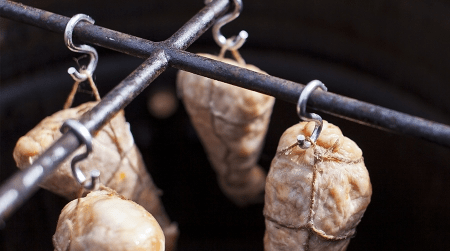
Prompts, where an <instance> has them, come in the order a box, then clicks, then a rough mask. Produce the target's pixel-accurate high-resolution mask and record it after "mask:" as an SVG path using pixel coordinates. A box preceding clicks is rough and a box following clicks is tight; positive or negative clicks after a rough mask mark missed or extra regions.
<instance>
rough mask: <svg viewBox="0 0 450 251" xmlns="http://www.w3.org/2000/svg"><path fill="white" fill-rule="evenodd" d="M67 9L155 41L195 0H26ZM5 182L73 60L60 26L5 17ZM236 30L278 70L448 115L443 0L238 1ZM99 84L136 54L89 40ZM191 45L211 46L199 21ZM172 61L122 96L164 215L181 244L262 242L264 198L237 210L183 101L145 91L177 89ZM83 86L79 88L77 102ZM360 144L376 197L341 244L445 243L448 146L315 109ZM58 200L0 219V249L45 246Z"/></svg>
mask: <svg viewBox="0 0 450 251" xmlns="http://www.w3.org/2000/svg"><path fill="white" fill-rule="evenodd" d="M23 3H24V4H28V5H30V6H33V7H37V8H42V9H45V10H48V11H52V12H55V13H58V14H61V15H65V16H72V15H74V14H77V13H85V14H88V15H90V16H91V17H93V18H94V19H95V20H96V24H98V25H100V26H103V27H107V28H109V29H113V30H118V31H121V32H125V33H129V34H132V35H135V36H139V37H143V38H146V39H149V40H152V41H161V40H164V39H166V38H168V37H169V36H170V35H171V34H172V33H174V32H175V31H176V30H177V29H178V28H179V27H181V26H182V24H183V23H184V22H186V21H187V20H189V18H190V17H191V16H193V15H194V14H195V13H196V12H197V11H198V10H199V9H200V8H202V6H203V1H202V0H195V1H180V0H179V1H174V0H165V1H126V2H125V1H104V0H97V1H56V0H54V1H51V0H47V1H23ZM0 28H1V33H0V53H1V62H0V64H1V69H0V70H1V75H0V79H1V82H0V149H1V151H0V182H2V181H4V180H5V179H6V178H7V177H9V176H10V175H12V174H13V173H14V172H15V171H16V168H15V163H14V161H13V159H12V151H13V148H14V145H15V142H16V141H17V139H18V138H19V137H20V136H21V135H23V134H25V133H26V132H27V131H28V130H30V129H31V128H33V127H34V126H35V125H36V124H37V123H38V122H39V121H40V120H42V118H44V117H45V116H48V115H50V114H52V113H53V112H55V111H57V110H59V109H61V108H62V105H63V103H64V100H65V98H66V96H67V94H68V93H69V91H70V88H71V85H72V80H71V78H70V77H69V76H68V75H67V73H66V70H67V68H68V67H70V66H75V65H76V64H75V62H74V61H73V60H72V57H78V56H79V55H77V54H75V53H72V52H70V51H69V50H68V49H67V48H66V47H65V46H64V42H63V36H62V34H54V33H51V32H49V31H45V30H42V29H40V28H35V27H32V26H28V25H24V24H21V23H18V22H14V21H9V20H6V19H0ZM241 29H245V30H247V31H248V32H249V34H250V37H249V39H248V41H247V43H246V44H245V45H244V46H243V48H242V49H241V50H240V51H241V53H242V55H243V57H244V58H245V59H246V61H247V62H248V63H251V64H255V65H257V66H259V67H260V68H261V69H263V70H265V71H267V72H268V73H269V74H272V75H274V76H277V77H281V78H285V79H289V80H292V81H296V82H300V83H307V82H308V81H310V80H312V79H320V80H322V81H323V82H324V83H325V84H326V85H327V87H328V89H329V91H331V92H335V93H339V94H342V95H346V96H349V97H352V98H356V99H360V100H364V101H368V102H371V103H375V104H378V105H382V106H385V107H388V108H392V109H395V110H399V111H403V112H407V113H409V114H413V115H417V116H421V117H425V118H428V119H432V120H435V121H439V122H442V123H446V124H450V115H449V114H450V101H449V99H448V95H449V94H450V85H449V84H448V83H449V82H450V74H449V72H448V71H447V66H448V65H450V62H449V61H450V49H448V44H450V3H447V2H445V1H425V0H421V1H400V0H391V1H267V0H258V1H256V0H245V1H244V11H243V13H242V15H241V17H239V18H238V19H237V20H235V21H234V22H232V23H230V24H229V25H227V26H226V27H224V28H223V33H224V34H225V35H226V36H230V35H233V34H236V33H237V32H238V31H239V30H241ZM97 49H98V51H99V55H100V59H99V64H98V67H97V70H96V72H95V77H96V84H97V86H98V88H99V90H100V92H101V94H102V95H105V94H106V93H107V92H108V91H109V90H111V89H112V88H113V87H114V85H116V84H117V83H119V82H120V81H121V80H122V79H123V78H124V77H126V76H127V75H128V74H129V73H130V72H131V71H133V69H134V68H135V67H137V66H138V65H139V64H140V63H141V62H142V60H141V59H135V58H132V57H130V56H127V55H121V54H119V53H116V52H112V51H109V50H106V49H101V48H97ZM188 50H189V51H191V52H210V53H218V51H219V48H218V46H216V45H215V44H214V41H213V40H212V37H211V32H210V31H207V32H206V33H205V34H204V35H203V36H202V37H201V38H200V39H199V40H198V41H197V42H195V43H194V44H193V45H192V46H191V48H190V49H188ZM175 74H176V71H175V70H173V69H170V70H168V71H167V72H165V73H163V74H162V75H161V76H160V77H159V78H158V79H157V80H156V81H155V82H154V83H152V85H151V86H150V87H149V88H148V89H147V90H145V91H144V93H142V94H141V95H140V96H139V97H138V98H137V99H136V100H135V101H133V102H132V103H131V104H130V106H129V107H127V108H126V110H125V112H126V117H127V120H128V121H129V122H130V124H131V130H132V132H133V134H134V137H135V140H136V143H137V145H138V146H139V148H140V150H141V151H142V153H143V155H144V158H145V162H146V164H147V167H148V169H149V171H150V172H151V174H152V176H153V178H154V180H155V183H156V184H157V185H158V186H159V187H160V188H161V189H162V190H163V191H164V195H163V197H162V199H163V201H164V203H165V206H166V209H167V211H168V213H169V215H170V216H171V218H172V219H173V220H175V221H177V222H178V223H179V227H180V230H181V236H180V242H179V250H263V245H262V236H263V233H264V219H263V216H262V208H263V205H262V204H259V205H254V206H251V207H249V208H244V209H242V208H238V207H235V206H234V205H233V204H231V202H229V201H228V200H227V199H226V198H225V197H224V196H223V195H222V193H221V192H220V190H219V188H218V186H217V183H216V180H215V175H214V173H213V171H212V170H211V168H210V166H209V163H208V160H207V159H206V155H205V153H204V151H203V148H202V146H201V144H200V142H199V140H198V138H197V136H196V134H195V131H194V129H193V128H192V126H191V124H190V122H189V118H188V116H187V114H186V112H185V110H184V107H183V105H182V103H181V102H179V103H178V104H179V106H178V109H177V110H176V111H175V113H174V114H173V115H172V116H170V117H169V118H166V119H158V118H157V117H155V116H153V115H152V114H151V113H149V111H148V109H147V102H148V100H149V98H150V97H151V96H152V94H153V93H155V92H158V91H160V90H162V89H167V90H169V91H171V92H172V93H175ZM89 98H91V97H90V96H89V95H87V94H83V93H80V94H79V95H78V96H77V102H78V103H80V102H83V101H84V100H87V99H89ZM321 115H322V117H323V118H324V119H326V120H328V121H330V122H332V123H334V124H336V125H338V126H339V127H340V128H341V129H342V131H343V133H344V135H346V136H348V137H350V138H352V139H353V140H354V141H355V142H356V143H357V144H358V145H359V146H360V147H361V149H362V150H363V152H364V158H365V162H366V166H367V167H368V170H369V173H370V176H371V180H372V185H373V189H374V192H373V197H372V203H371V205H370V206H369V209H368V211H367V212H366V214H365V216H364V218H363V220H362V222H361V224H360V225H359V227H358V229H357V230H358V233H357V235H356V238H355V239H353V240H352V241H351V244H350V246H349V248H348V250H448V249H450V231H449V229H450V216H449V214H448V212H450V192H449V191H450V182H448V181H449V180H450V164H449V163H450V150H449V149H448V148H444V147H440V146H437V145H435V144H432V143H428V142H425V141H422V140H419V139H415V138H410V137H406V136H402V135H394V134H390V133H387V132H383V131H380V130H377V129H374V128H370V127H367V126H363V125H359V124H356V123H354V122H349V121H345V120H342V119H339V118H335V117H331V116H329V115H326V114H321ZM298 120H299V119H298V117H297V115H296V113H295V107H294V105H292V104H287V103H285V102H283V101H279V100H277V102H276V105H275V108H274V112H273V116H272V120H271V124H270V128H269V133H268V135H267V138H266V144H265V146H264V150H263V153H262V156H261V159H260V164H261V165H262V166H263V167H264V168H265V169H266V170H268V169H269V166H270V161H271V159H272V158H273V156H274V154H275V149H276V146H277V144H278V139H279V137H280V136H281V134H282V133H283V131H284V130H285V129H286V128H288V127H289V126H291V125H293V124H295V123H297V122H298ZM65 203H67V201H65V200H64V199H62V198H60V197H58V196H56V195H53V194H51V193H49V192H47V191H44V190H40V191H39V192H38V193H37V194H36V195H35V196H34V197H32V198H31V200H30V201H28V202H27V203H26V204H25V205H24V206H23V207H22V208H20V209H19V210H18V211H17V212H16V213H15V214H14V215H13V216H12V217H11V218H10V219H9V220H8V221H7V222H6V228H5V229H3V230H1V231H0V250H27V249H28V250H50V249H52V244H51V236H52V235H53V233H54V230H55V227H56V221H57V218H58V215H59V212H60V210H61V209H62V207H63V206H64V205H65Z"/></svg>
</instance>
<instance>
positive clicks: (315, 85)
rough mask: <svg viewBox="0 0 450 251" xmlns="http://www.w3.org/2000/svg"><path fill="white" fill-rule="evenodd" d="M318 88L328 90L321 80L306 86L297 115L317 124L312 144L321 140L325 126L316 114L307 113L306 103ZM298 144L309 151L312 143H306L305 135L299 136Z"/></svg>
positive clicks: (300, 98)
mask: <svg viewBox="0 0 450 251" xmlns="http://www.w3.org/2000/svg"><path fill="white" fill-rule="evenodd" d="M316 88H320V89H322V90H324V91H327V90H328V89H327V87H326V86H325V85H324V84H323V83H322V82H320V81H319V80H313V81H311V82H309V83H308V84H307V85H306V86H305V88H304V89H303V91H302V93H301V94H300V97H299V99H298V102H297V114H298V116H299V117H300V119H302V120H305V121H314V122H315V123H316V126H315V127H314V131H313V132H312V134H311V136H310V137H309V138H310V140H311V141H312V142H316V140H317V138H319V135H320V132H321V131H322V126H323V121H322V117H320V116H319V115H317V114H315V113H307V112H306V103H307V102H308V97H309V95H310V94H311V92H313V91H314V90H315V89H316ZM297 142H298V144H299V146H300V148H302V149H308V148H309V147H310V146H311V143H310V142H309V141H306V138H305V136H304V135H298V136H297Z"/></svg>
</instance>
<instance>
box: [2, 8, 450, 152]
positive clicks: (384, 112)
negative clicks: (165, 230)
mask: <svg viewBox="0 0 450 251" xmlns="http://www.w3.org/2000/svg"><path fill="white" fill-rule="evenodd" d="M227 4H228V1H227V0H217V1H213V2H212V3H210V4H209V5H208V6H206V7H205V8H204V9H203V10H202V11H201V12H200V13H202V12H204V11H205V10H208V11H210V12H208V13H210V14H211V13H215V16H214V17H215V18H216V17H217V16H219V15H221V14H223V12H224V9H225V6H224V5H226V7H228V5H227ZM219 7H220V8H219ZM211 10H212V11H211ZM200 13H199V14H200ZM199 14H197V16H195V17H193V18H192V19H191V20H190V21H189V22H188V23H187V24H186V25H185V26H183V28H182V29H180V30H179V31H178V32H177V33H175V35H174V36H172V37H171V38H169V39H168V40H166V41H165V42H152V41H148V40H145V39H142V38H138V37H134V36H131V35H128V34H124V33H120V32H117V31H113V30H109V29H106V28H102V27H98V26H95V25H90V24H81V23H80V25H78V26H77V27H76V28H75V30H74V35H75V36H76V37H77V38H78V39H81V40H83V41H84V42H87V43H93V44H96V45H98V46H102V47H106V48H109V49H112V50H116V51H119V52H122V53H126V54H129V55H133V56H136V57H140V58H147V57H148V56H150V55H151V54H152V53H153V52H154V51H156V50H164V52H165V53H166V55H168V60H169V65H170V66H172V67H174V68H177V69H180V70H185V71H189V72H193V73H196V74H199V75H202V76H206V77H209V78H213V79H217V80H220V81H223V82H227V83H231V84H234V85H237V86H241V87H244V88H247V89H250V90H254V91H258V92H261V93H265V94H268V95H271V96H274V97H276V98H277V99H282V100H284V101H287V102H291V103H294V104H296V103H297V100H298V97H299V95H300V92H301V91H302V90H303V87H304V86H303V85H301V84H298V83H295V82H292V81H288V80H284V79H280V78H277V77H273V76H267V75H262V74H259V73H256V72H253V71H249V70H246V69H242V68H239V67H236V66H231V65H228V64H226V63H222V62H218V61H214V60H212V59H207V58H204V57H200V56H197V55H195V54H192V53H189V52H186V51H182V50H180V49H185V48H186V47H187V45H188V44H191V43H192V42H193V40H195V39H196V38H197V37H195V36H190V35H188V34H185V33H184V32H185V30H189V29H191V28H192V29H199V27H198V26H197V25H195V24H194V23H196V22H199V23H200V24H205V21H204V20H202V18H200V17H198V15H199ZM0 15H1V16H3V17H8V18H10V19H13V20H17V21H21V22H25V23H28V24H31V25H35V26H38V27H41V28H44V29H49V30H51V31H56V32H59V33H62V32H63V30H64V27H65V24H66V23H67V22H68V20H69V18H67V17H63V16H60V15H57V14H54V13H50V12H47V11H43V10H39V9H35V8H31V7H27V8H26V10H25V6H23V5H21V4H17V3H13V2H6V3H4V4H1V5H0ZM191 21H192V23H191ZM208 25H210V23H208ZM176 35H177V36H176ZM170 43H174V44H175V45H174V46H173V47H172V46H171V44H170ZM179 43H180V44H179ZM183 43H185V44H186V45H184V46H182V45H183ZM308 106H310V107H312V108H314V109H316V110H319V111H321V112H325V113H328V114H332V115H334V116H338V117H342V118H345V119H348V120H352V121H355V122H358V123H361V124H365V125H369V126H372V127H376V128H379V129H382V130H386V131H390V132H396V133H400V134H406V135H410V136H413V137H417V138H421V139H425V140H428V141H431V142H434V143H437V144H440V145H443V146H447V147H450V126H448V125H444V124H440V123H436V122H433V121H429V120H425V119H422V118H419V117H415V116H411V115H408V114H405V113H401V112H397V111H394V110H390V109H387V108H383V107H380V106H376V105H373V104H369V103H365V102H361V101H358V100H355V99H351V98H347V97H343V96H340V95H336V94H333V93H331V92H327V93H323V92H314V93H313V94H312V95H311V97H310V98H309V99H308Z"/></svg>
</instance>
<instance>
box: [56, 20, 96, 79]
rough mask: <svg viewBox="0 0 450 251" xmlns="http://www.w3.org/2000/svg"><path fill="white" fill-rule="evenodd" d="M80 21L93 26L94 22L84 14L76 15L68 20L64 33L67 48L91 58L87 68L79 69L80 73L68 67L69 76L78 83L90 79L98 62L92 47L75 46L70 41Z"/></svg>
mask: <svg viewBox="0 0 450 251" xmlns="http://www.w3.org/2000/svg"><path fill="white" fill-rule="evenodd" d="M82 20H84V21H87V22H89V23H91V24H94V22H95V21H94V19H92V18H91V17H90V16H87V15H85V14H77V15H75V16H73V17H72V18H71V19H70V20H69V22H68V23H67V25H66V29H65V31H64V43H65V44H66V46H67V48H69V49H70V50H71V51H74V52H79V53H86V54H89V55H90V58H91V59H90V61H89V65H88V66H87V68H86V69H81V72H78V71H77V70H76V69H75V68H74V67H70V68H69V69H68V70H67V72H68V73H69V74H70V76H72V78H73V79H74V80H75V81H78V82H83V81H84V80H86V79H87V78H88V77H89V76H91V77H92V74H93V73H94V71H95V68H96V67H97V62H98V54H97V51H96V50H95V49H94V47H91V46H89V45H85V44H81V45H75V44H74V43H73V41H72V33H73V29H74V28H75V26H76V25H77V23H78V22H80V21H82Z"/></svg>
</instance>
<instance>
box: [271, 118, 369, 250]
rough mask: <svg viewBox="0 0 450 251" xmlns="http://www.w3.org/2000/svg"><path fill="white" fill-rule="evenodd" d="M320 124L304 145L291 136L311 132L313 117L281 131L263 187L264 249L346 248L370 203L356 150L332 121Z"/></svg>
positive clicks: (362, 165)
mask: <svg viewBox="0 0 450 251" xmlns="http://www.w3.org/2000/svg"><path fill="white" fill-rule="evenodd" d="M323 123H324V124H323V129H322V132H321V134H320V136H319V138H318V139H317V142H316V143H315V144H312V146H311V147H310V148H309V149H306V150H304V149H301V148H300V147H299V146H298V145H297V143H296V138H297V135H300V134H302V135H305V136H309V135H311V133H312V131H313V129H314V126H315V123H314V122H310V123H306V122H301V123H299V124H296V125H294V126H292V127H290V128H289V129H287V130H286V131H285V132H284V133H283V135H282V136H281V139H280V142H279V145H278V148H277V153H276V156H275V157H274V159H273V161H272V163H271V167H270V171H269V174H268V177H267V182H266V188H265V189H266V194H265V205H264V217H265V223H266V232H265V235H264V247H265V250H266V251H272V250H273V251H274V250H310V251H311V250H314V251H316V250H332V251H334V250H346V248H347V246H348V244H349V242H350V238H351V237H353V235H354V234H355V228H356V226H357V225H358V223H359V222H360V221H361V218H362V217H363V214H364V212H365V211H366V208H367V206H368V205H369V203H370V197H371V195H372V185H371V183H370V178H369V173H368V171H367V169H366V167H365V165H364V160H363V157H362V151H361V149H360V148H359V147H358V146H357V145H356V143H355V142H353V141H352V140H351V139H349V138H347V137H344V136H343V134H342V132H341V130H340V129H339V128H338V127H337V126H335V125H333V124H330V123H328V122H327V121H324V122H323ZM298 247H300V249H299V248H298Z"/></svg>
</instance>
